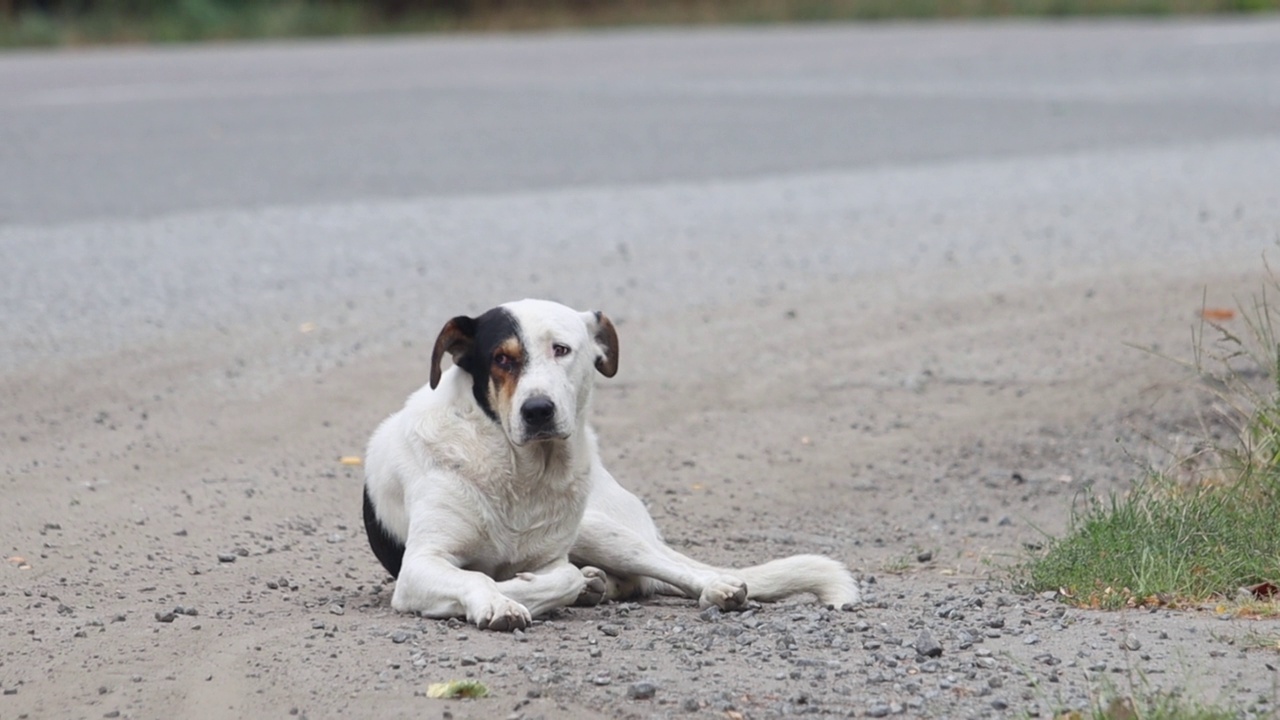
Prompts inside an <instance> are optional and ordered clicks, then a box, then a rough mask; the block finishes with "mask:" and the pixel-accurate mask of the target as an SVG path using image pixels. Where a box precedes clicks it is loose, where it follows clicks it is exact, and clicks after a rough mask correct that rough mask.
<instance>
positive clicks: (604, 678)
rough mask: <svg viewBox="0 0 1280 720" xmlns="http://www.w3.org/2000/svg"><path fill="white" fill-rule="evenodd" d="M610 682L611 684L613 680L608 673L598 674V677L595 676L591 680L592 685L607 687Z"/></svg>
mask: <svg viewBox="0 0 1280 720" xmlns="http://www.w3.org/2000/svg"><path fill="white" fill-rule="evenodd" d="M612 682H613V678H612V677H610V676H609V673H607V672H605V673H600V674H599V675H596V676H595V677H593V678H591V684H592V685H608V684H610V683H612Z"/></svg>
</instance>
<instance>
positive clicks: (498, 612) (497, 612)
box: [467, 595, 533, 632]
mask: <svg viewBox="0 0 1280 720" xmlns="http://www.w3.org/2000/svg"><path fill="white" fill-rule="evenodd" d="M467 621H468V622H471V623H474V624H475V626H476V627H478V628H480V629H481V630H498V631H502V632H510V631H512V630H521V629H524V628H527V627H529V623H530V622H532V621H533V617H532V616H531V615H530V614H529V609H528V608H526V607H525V606H523V605H521V604H520V603H518V602H516V601H515V600H512V599H511V598H508V597H504V596H502V595H495V596H494V597H493V598H491V599H490V600H489V601H488V602H486V603H484V604H482V605H481V606H480V607H478V608H475V610H474V612H468V613H467Z"/></svg>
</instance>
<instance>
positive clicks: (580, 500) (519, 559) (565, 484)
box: [472, 474, 586, 580]
mask: <svg viewBox="0 0 1280 720" xmlns="http://www.w3.org/2000/svg"><path fill="white" fill-rule="evenodd" d="M557 480H558V482H556V483H554V484H552V483H550V482H547V481H546V479H545V478H529V477H522V476H520V475H519V474H512V475H511V476H510V477H508V478H505V481H504V482H501V483H499V484H498V486H497V487H491V488H490V490H491V492H486V493H482V494H481V498H480V499H481V502H480V503H479V505H480V508H479V509H480V512H481V513H482V515H483V517H482V518H478V519H480V520H481V522H480V523H479V525H480V528H481V529H482V532H481V533H478V537H477V539H478V541H479V542H478V545H479V547H476V548H475V549H474V554H473V557H472V564H473V566H474V567H473V569H476V570H482V571H484V572H486V573H488V574H489V575H491V576H493V577H495V578H497V579H499V580H501V579H504V577H509V576H511V575H514V574H515V573H518V572H530V571H533V570H536V569H538V568H540V567H542V566H543V565H546V564H547V563H549V562H551V561H552V560H555V559H557V558H562V557H565V556H567V555H568V553H569V548H570V547H571V546H572V545H573V542H574V539H575V538H576V537H577V531H578V526H579V524H580V523H581V521H582V514H583V511H584V509H585V507H586V491H585V485H586V483H585V479H582V480H581V481H576V482H575V479H574V478H557Z"/></svg>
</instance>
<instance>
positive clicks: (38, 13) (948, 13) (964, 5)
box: [0, 0, 1278, 45]
mask: <svg viewBox="0 0 1280 720" xmlns="http://www.w3.org/2000/svg"><path fill="white" fill-rule="evenodd" d="M1277 7H1278V5H1277V2H1276V0H368V1H367V2H357V1H355V0H167V1H166V0H0V42H4V43H6V44H10V45H46V44H79V43H86V42H88V43H96V42H140V41H190V40H214V39H224V40H225V39H236V38H263V37H295V36H323V35H341V34H364V33H371V32H379V33H381V32H420V31H430V30H448V29H453V30H456V29H467V30H519V29H534V28H540V29H547V28H564V27H583V26H616V25H653V24H707V23H768V22H796V21H800V22H815V21H831V20H883V19H892V18H917V19H923V18H993V17H1008V16H1057V17H1064V16H1088V15H1156V16H1160V15H1173V14H1182V13H1201V14H1203V13H1232V12H1257V11H1266V10H1272V11H1274V10H1275V9H1276V8H1277Z"/></svg>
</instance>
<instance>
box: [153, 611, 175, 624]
mask: <svg viewBox="0 0 1280 720" xmlns="http://www.w3.org/2000/svg"><path fill="white" fill-rule="evenodd" d="M177 617H178V616H177V615H174V614H173V613H171V612H166V613H162V612H158V611H157V612H156V620H157V621H158V622H162V623H171V622H173V621H174V619H175V618H177Z"/></svg>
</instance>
